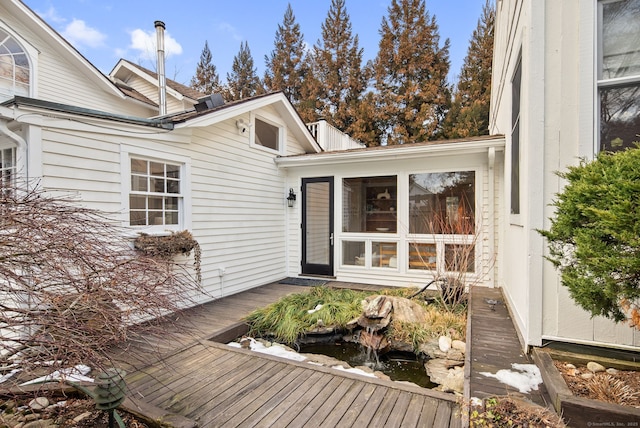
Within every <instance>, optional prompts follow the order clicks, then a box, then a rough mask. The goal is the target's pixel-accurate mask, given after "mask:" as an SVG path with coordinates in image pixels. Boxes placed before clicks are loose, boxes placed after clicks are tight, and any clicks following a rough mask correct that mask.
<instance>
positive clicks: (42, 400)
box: [29, 397, 49, 412]
mask: <svg viewBox="0 0 640 428" xmlns="http://www.w3.org/2000/svg"><path fill="white" fill-rule="evenodd" d="M47 407H49V400H48V399H47V397H36V398H34V399H33V400H31V401H30V402H29V408H31V410H33V411H35V412H38V411H41V410H44V409H46V408H47Z"/></svg>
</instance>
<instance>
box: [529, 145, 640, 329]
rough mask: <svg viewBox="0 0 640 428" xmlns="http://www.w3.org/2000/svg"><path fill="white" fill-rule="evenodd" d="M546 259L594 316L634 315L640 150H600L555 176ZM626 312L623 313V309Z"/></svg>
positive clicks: (639, 255) (639, 268)
mask: <svg viewBox="0 0 640 428" xmlns="http://www.w3.org/2000/svg"><path fill="white" fill-rule="evenodd" d="M558 175H559V176H560V177H561V178H563V179H565V180H566V181H567V183H566V187H565V188H564V190H563V191H562V192H561V193H559V194H558V195H557V199H556V200H555V201H554V203H553V206H555V207H556V214H555V218H552V219H551V228H550V229H549V230H546V231H540V233H541V234H542V235H543V236H545V237H546V238H547V240H548V246H549V256H548V257H547V258H548V259H549V260H550V261H551V262H552V263H553V264H554V265H555V266H556V268H557V269H558V270H559V271H560V272H561V278H562V284H563V285H564V286H566V287H567V288H568V289H569V292H570V294H571V297H572V298H573V299H574V300H575V301H576V303H578V304H579V305H580V306H581V307H582V308H584V309H585V310H587V311H589V312H591V314H592V316H596V315H602V316H605V317H607V318H611V319H613V320H615V321H618V322H619V321H623V320H626V319H628V318H633V317H636V316H637V314H638V311H637V302H638V297H640V149H638V148H634V149H628V150H625V151H622V152H617V153H613V154H612V153H605V152H603V153H601V154H599V155H598V157H597V158H596V159H595V160H593V161H591V162H587V161H582V162H580V164H579V165H578V166H574V167H570V168H569V169H568V171H567V172H564V173H559V174H558ZM625 312H626V313H625Z"/></svg>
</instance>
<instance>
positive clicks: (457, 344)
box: [451, 340, 467, 354]
mask: <svg viewBox="0 0 640 428" xmlns="http://www.w3.org/2000/svg"><path fill="white" fill-rule="evenodd" d="M451 347H452V348H453V349H457V350H458V351H460V352H462V353H463V354H466V353H467V344H466V343H465V342H463V341H462V340H452V341H451Z"/></svg>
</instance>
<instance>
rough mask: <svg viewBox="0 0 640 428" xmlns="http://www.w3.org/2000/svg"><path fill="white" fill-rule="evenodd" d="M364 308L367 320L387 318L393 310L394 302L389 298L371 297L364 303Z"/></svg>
mask: <svg viewBox="0 0 640 428" xmlns="http://www.w3.org/2000/svg"><path fill="white" fill-rule="evenodd" d="M362 307H363V311H362V312H363V315H364V316H365V317H366V318H386V317H387V316H389V314H390V313H391V310H392V309H393V302H392V301H391V299H390V298H389V297H387V296H371V297H367V298H366V299H365V300H364V301H363V305H362Z"/></svg>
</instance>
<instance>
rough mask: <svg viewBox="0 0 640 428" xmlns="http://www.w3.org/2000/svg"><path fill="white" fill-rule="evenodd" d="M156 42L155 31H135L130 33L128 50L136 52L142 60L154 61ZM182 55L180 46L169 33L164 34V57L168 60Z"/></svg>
mask: <svg viewBox="0 0 640 428" xmlns="http://www.w3.org/2000/svg"><path fill="white" fill-rule="evenodd" d="M156 41H157V35H156V32H155V31H149V32H147V31H144V30H141V29H136V30H133V31H132V32H131V44H130V45H129V49H133V50H135V51H138V53H139V57H140V58H141V59H144V60H150V61H155V59H156ZM180 54H182V46H181V45H180V43H178V42H177V41H176V39H174V38H173V37H171V35H169V32H165V34H164V56H165V58H169V57H170V56H172V55H180Z"/></svg>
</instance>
